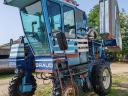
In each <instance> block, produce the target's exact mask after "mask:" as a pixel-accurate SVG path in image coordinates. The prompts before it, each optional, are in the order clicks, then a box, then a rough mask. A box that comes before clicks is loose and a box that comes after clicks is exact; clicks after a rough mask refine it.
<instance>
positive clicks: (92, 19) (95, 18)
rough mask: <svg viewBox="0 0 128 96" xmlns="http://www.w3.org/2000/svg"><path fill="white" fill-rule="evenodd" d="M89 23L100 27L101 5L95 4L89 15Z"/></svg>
mask: <svg viewBox="0 0 128 96" xmlns="http://www.w3.org/2000/svg"><path fill="white" fill-rule="evenodd" d="M88 25H89V26H91V27H95V28H98V27H99V5H95V6H94V7H93V9H92V10H91V11H90V13H89V15H88Z"/></svg>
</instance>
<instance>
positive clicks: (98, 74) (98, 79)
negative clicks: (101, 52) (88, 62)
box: [92, 64, 112, 96]
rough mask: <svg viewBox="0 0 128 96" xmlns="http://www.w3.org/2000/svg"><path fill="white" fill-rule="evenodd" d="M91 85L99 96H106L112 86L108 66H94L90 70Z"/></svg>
mask: <svg viewBox="0 0 128 96" xmlns="http://www.w3.org/2000/svg"><path fill="white" fill-rule="evenodd" d="M92 85H93V88H94V91H95V92H96V93H97V94H99V95H100V96H105V95H108V94H109V92H110V90H111V86H112V75H111V69H110V67H109V66H108V65H105V64H104V65H96V66H94V68H93V70H92Z"/></svg>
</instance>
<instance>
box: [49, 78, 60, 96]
mask: <svg viewBox="0 0 128 96" xmlns="http://www.w3.org/2000/svg"><path fill="white" fill-rule="evenodd" d="M50 96H61V87H60V82H59V80H53V89H52V94H51V95H50Z"/></svg>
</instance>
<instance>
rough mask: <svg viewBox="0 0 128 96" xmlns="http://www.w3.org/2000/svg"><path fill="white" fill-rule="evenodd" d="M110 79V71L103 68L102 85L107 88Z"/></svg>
mask: <svg viewBox="0 0 128 96" xmlns="http://www.w3.org/2000/svg"><path fill="white" fill-rule="evenodd" d="M110 79H111V76H110V72H109V70H108V69H105V70H104V72H103V85H104V88H105V89H108V88H109V86H110Z"/></svg>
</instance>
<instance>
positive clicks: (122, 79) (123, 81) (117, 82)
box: [0, 74, 128, 96]
mask: <svg viewBox="0 0 128 96" xmlns="http://www.w3.org/2000/svg"><path fill="white" fill-rule="evenodd" d="M12 76H13V74H12V75H0V80H10V79H11V78H12ZM127 84H128V74H123V75H113V85H112V90H111V93H110V94H109V95H108V96H128V85H127ZM50 92H51V87H50V85H47V86H46V85H42V84H40V85H38V89H37V91H36V95H35V96H49V95H48V94H49V93H50Z"/></svg>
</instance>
